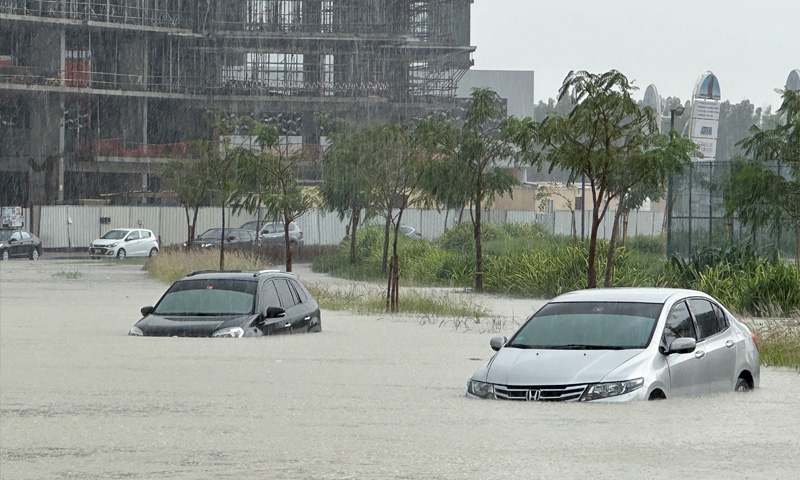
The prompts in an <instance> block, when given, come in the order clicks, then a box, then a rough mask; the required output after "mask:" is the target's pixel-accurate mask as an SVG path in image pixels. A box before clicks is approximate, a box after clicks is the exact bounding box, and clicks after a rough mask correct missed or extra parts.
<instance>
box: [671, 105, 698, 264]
mask: <svg viewBox="0 0 800 480" xmlns="http://www.w3.org/2000/svg"><path fill="white" fill-rule="evenodd" d="M685 110H686V109H685V108H683V105H678V106H677V107H675V108H673V109H670V111H669V129H670V132H671V131H672V130H675V117H676V116H678V117H680V116H681V115H683V112H684V111H685ZM672 202H673V198H672V175H670V177H669V182H668V183H667V255H669V253H670V248H671V247H672ZM691 221H692V219H691V218H690V219H689V222H691Z"/></svg>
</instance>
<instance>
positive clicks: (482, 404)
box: [0, 255, 800, 479]
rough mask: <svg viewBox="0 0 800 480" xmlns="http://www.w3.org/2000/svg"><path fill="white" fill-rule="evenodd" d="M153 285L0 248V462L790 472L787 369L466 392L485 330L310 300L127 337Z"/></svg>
mask: <svg viewBox="0 0 800 480" xmlns="http://www.w3.org/2000/svg"><path fill="white" fill-rule="evenodd" d="M76 272H77V273H76ZM300 278H301V279H302V280H304V281H307V282H314V281H319V276H317V275H313V274H311V273H310V272H308V271H307V270H301V271H300ZM166 288H167V285H164V284H161V283H158V282H156V281H153V280H150V279H149V278H148V277H147V276H146V274H145V272H144V271H142V270H141V267H140V266H138V265H107V264H104V263H98V262H89V261H79V260H57V259H52V258H50V259H48V258H47V255H46V256H45V257H44V258H42V259H41V260H39V261H38V262H31V261H28V260H13V261H8V262H3V263H2V264H0V414H2V424H0V478H2V479H55V478H68V479H106V478H125V479H154V478H158V479H226V478H230V479H243V478H252V479H477V478H545V477H553V476H556V477H565V478H585V477H587V476H594V477H598V478H637V479H641V478H705V479H709V478H720V479H722V478H726V479H728V478H786V479H795V478H798V477H800V454H799V453H798V452H800V375H799V374H798V373H797V372H795V371H793V370H789V369H778V368H770V367H766V368H764V367H762V371H761V372H762V373H761V375H762V377H761V388H760V389H758V390H757V391H755V392H753V393H750V394H734V393H729V394H719V395H713V396H708V397H700V398H689V399H675V400H667V401H664V402H641V403H631V404H575V403H567V404H546V403H513V402H490V401H478V400H469V399H467V398H465V397H464V387H465V384H466V381H467V379H468V378H469V377H470V376H471V375H472V373H473V372H474V371H475V370H476V369H477V367H478V366H479V365H480V364H481V361H483V360H485V359H487V358H488V357H489V356H490V355H491V354H492V350H491V349H490V348H489V339H490V338H491V337H492V336H493V335H494V334H493V333H487V332H481V331H480V329H473V330H470V331H467V332H464V331H463V330H458V331H456V330H455V329H454V328H453V327H452V326H449V325H445V326H442V327H440V326H439V324H438V322H437V323H435V324H424V325H422V324H421V322H420V321H419V320H417V319H412V318H401V319H397V318H389V317H386V316H357V315H352V314H347V313H342V312H331V311H325V310H323V315H322V323H323V332H322V333H321V334H311V335H296V336H285V337H267V338H260V339H241V340H229V339H184V338H137V337H128V336H127V335H126V334H127V332H128V330H129V329H130V327H131V326H132V325H133V324H134V323H135V322H136V321H137V320H138V319H139V318H140V315H139V309H140V308H141V307H142V306H145V305H152V304H154V303H155V302H156V301H157V300H158V298H159V297H160V295H161V294H162V293H163V292H164V291H165V290H166ZM496 301H497V302H500V304H502V306H503V309H502V311H503V312H504V313H506V314H508V312H511V313H513V314H514V315H519V316H522V317H524V315H525V314H527V313H528V312H529V311H532V308H533V307H532V306H531V304H532V302H531V301H530V300H519V299H504V300H496ZM511 323H513V322H509V331H508V332H506V333H505V334H509V333H511V331H513V327H512V326H511Z"/></svg>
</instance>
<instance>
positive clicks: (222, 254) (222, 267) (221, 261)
mask: <svg viewBox="0 0 800 480" xmlns="http://www.w3.org/2000/svg"><path fill="white" fill-rule="evenodd" d="M220 240H222V241H221V242H219V269H220V270H225V205H222V238H221V239H220Z"/></svg>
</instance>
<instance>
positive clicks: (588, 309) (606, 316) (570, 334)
mask: <svg viewBox="0 0 800 480" xmlns="http://www.w3.org/2000/svg"><path fill="white" fill-rule="evenodd" d="M662 308H663V305H662V304H658V303H619V302H569V303H551V304H549V305H545V306H544V307H542V309H541V310H539V311H538V312H536V314H535V315H534V316H533V317H531V318H530V319H529V320H528V322H526V323H525V325H523V326H522V328H521V329H520V330H519V332H517V333H516V334H515V335H514V336H513V337H512V338H511V340H510V341H509V344H508V346H509V347H516V348H542V349H574V350H606V349H608V350H623V349H635V348H645V347H646V346H647V344H648V343H649V342H650V337H651V336H652V334H653V330H654V329H655V326H656V321H657V320H658V316H659V314H660V313H661V309H662Z"/></svg>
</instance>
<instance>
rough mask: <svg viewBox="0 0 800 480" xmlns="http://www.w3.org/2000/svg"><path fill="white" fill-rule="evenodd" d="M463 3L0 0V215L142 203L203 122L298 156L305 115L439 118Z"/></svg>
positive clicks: (455, 56) (459, 60)
mask: <svg viewBox="0 0 800 480" xmlns="http://www.w3.org/2000/svg"><path fill="white" fill-rule="evenodd" d="M471 3H472V0H424V1H423V0H0V204H1V205H23V206H29V205H46V204H55V203H75V202H78V201H81V200H82V199H97V198H109V195H110V194H119V193H126V194H127V195H128V197H126V198H128V200H129V201H137V198H138V201H148V196H149V194H150V193H152V192H154V191H158V190H159V188H160V187H159V178H158V175H157V172H158V164H159V163H161V162H163V160H164V158H167V157H170V156H180V155H182V154H184V153H185V151H186V146H187V142H188V141H191V140H194V139H210V138H212V136H213V132H212V129H211V127H210V125H209V121H208V119H207V116H206V115H205V113H206V112H207V111H209V110H220V111H225V112H228V113H230V114H236V115H250V116H253V117H254V118H256V119H258V120H263V121H274V122H277V124H278V125H279V128H280V130H281V133H282V134H283V135H284V136H285V138H287V139H290V138H291V139H293V140H292V141H295V142H299V143H302V144H319V138H320V134H319V128H318V126H317V125H315V124H314V121H313V116H314V113H315V112H329V113H331V114H332V115H334V116H343V117H345V118H347V119H348V120H350V121H352V122H354V123H361V122H367V121H403V120H406V119H411V118H416V117H419V116H423V115H426V114H428V113H430V112H436V111H447V110H450V109H452V108H453V107H454V105H455V102H456V98H455V91H456V87H457V84H458V80H459V79H460V78H461V76H463V75H464V73H465V72H466V71H467V70H468V69H469V68H470V66H471V64H472V62H471V54H472V52H473V51H474V48H473V47H471V46H470V45H469V42H470V4H471ZM287 141H288V140H287ZM136 192H138V193H139V194H140V195H139V197H136V195H135V194H134V193H136ZM152 198H153V197H151V198H150V201H152Z"/></svg>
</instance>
